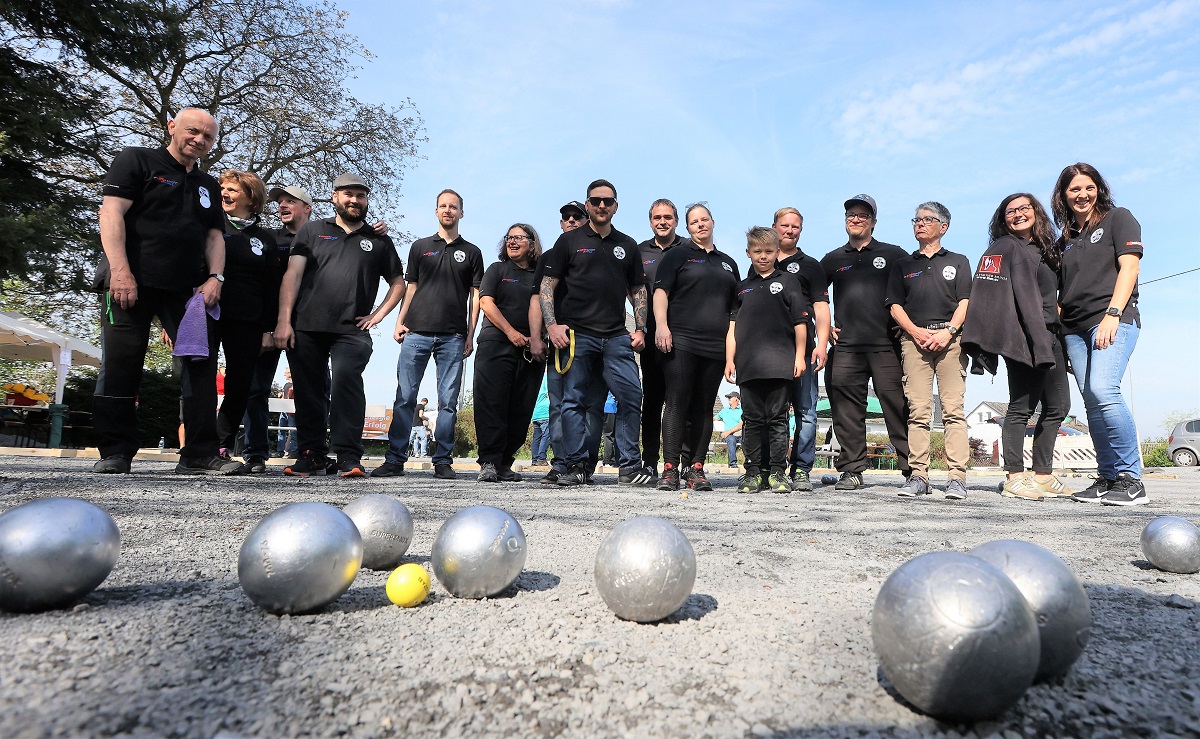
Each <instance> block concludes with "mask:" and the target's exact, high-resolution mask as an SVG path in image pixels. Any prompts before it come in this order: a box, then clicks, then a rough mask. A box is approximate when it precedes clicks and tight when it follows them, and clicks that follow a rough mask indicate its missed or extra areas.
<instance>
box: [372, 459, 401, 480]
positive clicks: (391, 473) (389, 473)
mask: <svg viewBox="0 0 1200 739" xmlns="http://www.w3.org/2000/svg"><path fill="white" fill-rule="evenodd" d="M371 477H404V465H403V464H396V463H395V462H384V463H383V464H381V465H379V466H378V467H376V468H375V469H373V470H371Z"/></svg>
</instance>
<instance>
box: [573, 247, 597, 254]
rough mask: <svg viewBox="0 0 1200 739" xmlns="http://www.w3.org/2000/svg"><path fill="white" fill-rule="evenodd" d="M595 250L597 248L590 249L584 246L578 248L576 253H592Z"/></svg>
mask: <svg viewBox="0 0 1200 739" xmlns="http://www.w3.org/2000/svg"><path fill="white" fill-rule="evenodd" d="M594 251H596V250H595V249H589V248H588V247H586V246H585V247H583V248H580V249H576V250H575V253H576V254H591V253H592V252H594Z"/></svg>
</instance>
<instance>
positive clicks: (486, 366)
mask: <svg viewBox="0 0 1200 739" xmlns="http://www.w3.org/2000/svg"><path fill="white" fill-rule="evenodd" d="M541 255H542V242H541V241H540V240H539V239H538V235H537V231H535V230H534V229H533V226H530V225H529V224H526V223H515V224H513V225H512V227H510V228H509V229H508V233H507V234H506V235H505V237H504V240H503V241H501V242H500V261H498V262H496V263H495V264H493V265H492V266H490V267H488V268H487V271H486V272H484V273H483V282H482V283H481V284H480V286H479V307H480V309H481V310H483V316H484V320H483V328H482V329H481V330H480V332H479V340H478V342H477V345H478V347H479V348H478V349H477V350H476V352H475V385H474V400H475V435H476V439H477V442H478V445H479V478H478V479H479V482H518V481H520V479H521V475H519V474H518V473H516V472H513V469H512V464H513V460H514V459H515V455H516V453H517V450H518V449H520V448H521V446H522V445H523V444H524V443H525V437H526V435H527V434H528V433H529V421H530V419H531V418H532V417H533V406H534V405H535V404H536V403H537V396H538V388H539V387H541V383H542V376H543V375H545V373H546V363H545V362H539V361H536V360H535V359H534V358H533V356H532V354H530V350H529V296H530V294H531V293H532V292H533V273H534V266H535V265H536V264H537V260H538V257H540V256H541Z"/></svg>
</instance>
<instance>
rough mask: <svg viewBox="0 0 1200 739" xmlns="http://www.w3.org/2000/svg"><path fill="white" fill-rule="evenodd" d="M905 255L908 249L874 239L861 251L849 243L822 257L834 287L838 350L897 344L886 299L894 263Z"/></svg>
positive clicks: (868, 349)
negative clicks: (838, 331) (889, 277)
mask: <svg viewBox="0 0 1200 739" xmlns="http://www.w3.org/2000/svg"><path fill="white" fill-rule="evenodd" d="M905 256H908V252H906V251H904V250H903V249H901V248H900V247H898V246H896V245H895V244H888V243H885V242H883V241H878V240H875V239H872V240H871V241H870V242H869V243H867V245H866V246H864V247H863V248H862V249H861V250H859V249H855V248H854V247H853V246H851V245H850V244H849V243H846V244H845V245H843V246H839V247H838V248H836V249H834V250H833V251H831V252H829V253H828V254H826V255H825V256H824V257H822V258H821V270H822V271H823V272H824V273H825V278H826V279H827V280H828V281H829V284H830V285H832V286H833V304H834V309H835V311H834V315H833V319H834V321H833V325H834V327H835V328H838V329H840V333H839V334H838V341H837V348H838V349H839V350H841V351H847V352H877V351H884V350H887V349H892V348H894V347H895V344H894V338H893V333H892V328H893V327H894V326H895V325H896V323H895V321H893V320H892V317H891V315H890V314H889V313H888V309H887V307H886V306H885V305H884V302H883V301H884V299H885V298H886V297H887V285H888V276H889V275H890V274H891V272H890V269H891V266H892V265H893V264H894V263H895V262H896V261H897V260H899V259H901V258H903V257H905Z"/></svg>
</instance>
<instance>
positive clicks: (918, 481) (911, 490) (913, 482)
mask: <svg viewBox="0 0 1200 739" xmlns="http://www.w3.org/2000/svg"><path fill="white" fill-rule="evenodd" d="M929 494H930V490H929V481H928V480H926V479H925V478H924V477H918V476H916V475H913V476H912V477H910V478H908V479H907V480H905V481H904V484H903V485H901V486H900V492H899V493H897V495H899V496H900V497H901V498H916V497H918V496H921V495H929Z"/></svg>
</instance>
